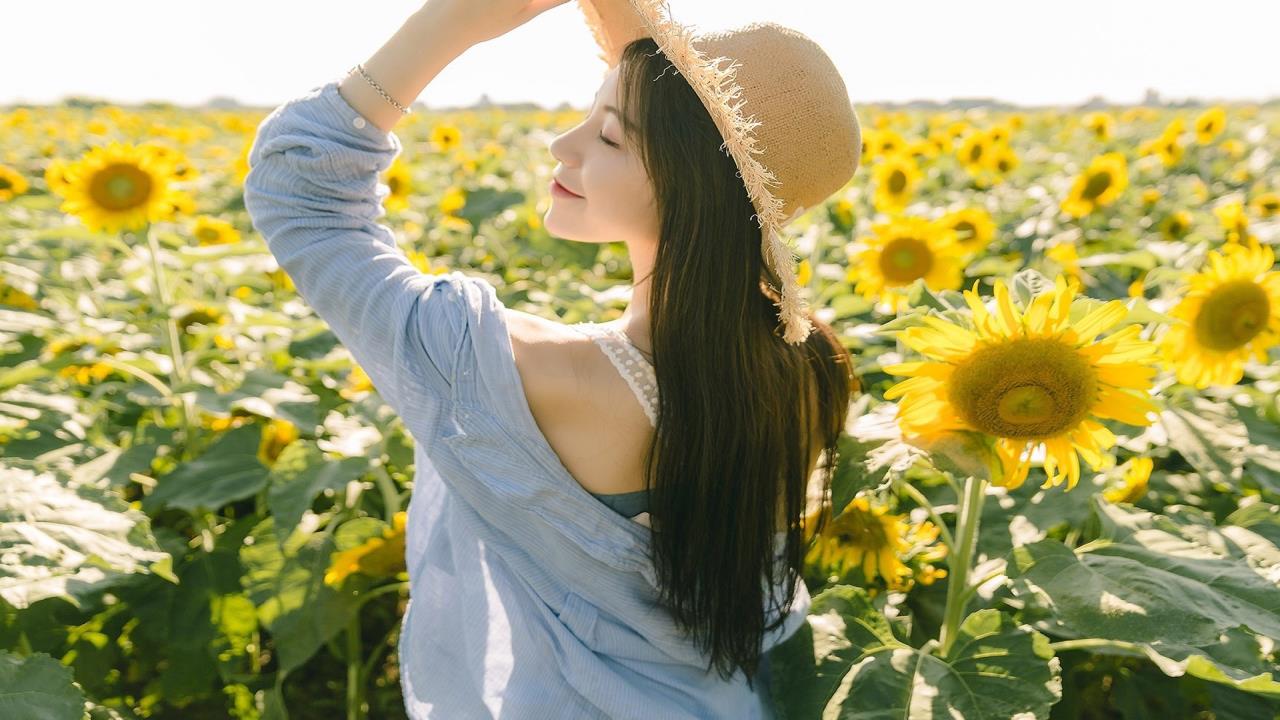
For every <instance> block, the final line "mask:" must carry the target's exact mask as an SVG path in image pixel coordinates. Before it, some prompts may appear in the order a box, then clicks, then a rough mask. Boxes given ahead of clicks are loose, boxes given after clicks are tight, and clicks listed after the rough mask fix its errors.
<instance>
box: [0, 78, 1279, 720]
mask: <svg viewBox="0 0 1280 720" xmlns="http://www.w3.org/2000/svg"><path fill="white" fill-rule="evenodd" d="M858 113H859V116H860V118H861V120H862V123H863V129H864V136H863V160H862V166H861V167H860V169H859V171H858V173H857V175H856V176H855V178H854V179H853V180H852V181H851V182H850V183H849V184H848V185H847V186H846V187H845V188H843V189H841V190H840V191H839V192H837V193H836V194H834V195H833V196H832V197H831V198H830V199H829V200H828V201H827V202H826V203H825V204H824V205H822V206H819V207H815V208H811V209H810V210H808V211H807V212H806V214H805V215H803V216H801V217H800V218H799V219H798V220H796V221H795V222H794V223H793V224H792V225H791V226H790V228H792V229H793V232H792V233H791V234H792V237H791V238H790V242H792V243H793V249H794V251H795V252H796V254H797V256H798V259H799V260H800V282H801V284H802V285H803V286H804V287H805V291H806V293H807V297H808V302H809V304H810V306H811V307H813V308H814V309H815V310H816V312H817V314H818V317H819V318H820V319H822V320H824V321H826V322H828V323H830V324H831V325H832V326H833V327H835V328H836V330H837V332H838V333H839V335H840V337H841V338H842V340H843V342H844V343H845V344H846V346H847V347H848V348H849V349H850V351H851V352H852V354H853V357H854V358H855V362H856V372H857V374H858V377H859V380H860V384H861V388H862V392H861V393H859V394H857V395H856V396H855V400H854V404H853V406H852V407H851V408H850V414H849V423H848V425H847V426H846V428H845V433H844V434H843V436H842V438H841V441H840V452H839V453H838V454H837V455H836V456H835V457H834V458H828V460H829V462H831V463H834V465H835V469H836V470H835V471H836V480H835V483H834V485H833V487H832V492H831V493H830V495H829V496H826V497H822V496H821V495H823V494H822V493H816V494H811V495H812V497H811V503H810V508H809V511H808V512H807V513H806V515H805V517H804V519H803V520H804V528H805V530H806V536H807V537H808V539H809V551H808V555H807V558H806V572H805V576H804V581H805V583H806V585H807V586H808V588H809V590H810V592H811V594H812V596H813V603H812V607H811V609H810V613H809V616H808V622H807V623H806V624H805V625H804V626H802V627H801V629H800V630H799V631H798V632H797V633H796V634H795V635H794V636H792V637H791V639H790V640H788V641H787V642H785V643H784V644H783V645H781V646H779V647H778V648H776V649H774V650H773V651H772V652H771V654H770V660H771V665H772V668H773V671H772V672H773V682H772V687H773V694H774V701H775V703H776V714H777V716H778V717H779V718H785V719H787V720H796V719H801V718H803V719H808V718H846V717H848V718H853V717H857V718H873V717H874V718H911V719H913V720H914V719H917V718H921V719H923V718H931V719H932V718H965V719H971V720H994V719H997V718H1018V719H1019V720H1029V719H1031V718H1073V719H1074V718H1148V717H1150V718H1161V719H1163V720H1167V719H1171V718H1178V719H1182V718H1236V719H1240V720H1257V719H1259V718H1277V717H1280V665H1278V658H1277V643H1278V642H1280V400H1278V398H1280V363H1278V362H1277V360H1278V359H1280V349H1278V348H1277V346H1278V345H1280V269H1277V267H1276V251H1275V248H1276V246H1277V244H1280V160H1278V159H1277V157H1278V155H1280V106H1278V105H1275V104H1269V105H1258V104H1233V105H1222V106H1213V107H1191V106H1183V107H1146V106H1140V107H1128V108H1113V109H1107V110H1097V111H1090V112H1084V111H1070V110H1041V109H1026V110H1020V111H1016V112H1015V111H996V110H991V109H967V110H938V111H914V110H913V111H903V110H899V109H893V108H881V107H875V106H861V107H859V108H858ZM264 115H265V112H263V111H252V112H250V111H227V110H217V111H214V110H208V111H203V110H202V111H197V110H189V109H179V108H175V107H171V106H164V105H153V106H144V107H135V108H124V107H115V106H110V105H101V104H92V103H71V104H64V105H61V106H57V107H16V108H7V109H3V110H0V137H2V138H3V139H4V142H2V143H0V211H2V212H0V237H3V239H4V246H5V252H4V256H3V259H0V709H2V712H0V715H3V716H4V717H5V718H23V719H25V718H49V719H60V718H67V719H69V720H80V719H81V718H86V717H91V718H104V719H105V718H121V719H124V718H149V717H156V718H162V717H164V718H168V717H173V718H178V717H180V718H184V719H187V718H246V719H247V718H288V717H296V718H312V717H329V718H336V717H346V718H351V719H355V718H365V717H368V718H388V717H404V716H405V711H404V707H403V700H402V696H401V690H400V686H399V681H398V675H397V667H398V664H397V657H396V653H395V650H396V640H397V638H398V631H399V619H400V617H401V615H402V614H403V611H404V609H405V603H406V601H407V587H408V582H407V578H408V576H407V574H406V568H405V563H404V543H405V537H404V532H405V510H406V508H407V505H408V499H409V497H410V494H411V492H412V488H413V477H414V474H413V466H412V462H413V455H412V449H413V446H412V438H411V437H409V436H408V435H407V433H406V432H405V431H404V428H403V426H402V425H401V422H400V420H399V419H398V418H397V417H395V416H394V414H392V413H391V412H390V411H389V409H388V408H387V406H386V405H385V404H384V403H383V402H382V401H381V399H380V398H379V397H378V396H377V393H376V391H374V389H373V388H372V387H371V385H370V383H369V379H368V377H367V376H366V375H365V374H364V372H363V371H362V369H361V368H360V367H359V366H358V365H356V364H354V363H353V362H352V359H351V356H350V355H349V354H348V353H347V352H346V350H345V349H344V348H343V347H342V346H341V345H340V344H339V343H338V342H337V340H336V339H335V337H334V336H333V334H332V333H331V332H329V331H328V329H327V328H326V327H325V325H324V324H323V323H322V322H321V321H320V320H318V319H317V318H316V317H315V316H314V315H313V314H312V312H311V311H310V309H309V308H308V307H307V305H306V304H305V303H304V302H302V301H301V299H300V298H299V297H298V296H297V294H296V293H295V291H294V287H293V285H292V283H291V281H290V278H289V277H288V276H287V275H286V274H284V273H283V272H282V271H281V270H280V269H279V268H278V266H277V265H276V263H275V260H274V258H273V257H272V256H271V255H270V254H269V253H268V252H267V251H266V247H265V245H264V244H263V242H262V238H261V237H259V236H257V235H256V234H255V233H254V231H253V229H252V226H251V224H250V222H249V219H248V217H247V215H246V213H245V209H244V205H243V202H242V183H243V180H244V177H245V175H246V173H247V171H248V168H247V165H246V158H247V155H248V150H249V147H250V145H251V143H252V141H253V137H254V135H255V131H256V128H257V124H258V122H259V121H260V120H261V119H262V117H263V116H264ZM580 119H581V113H579V112H568V111H566V112H520V113H515V112H509V111H503V110H498V109H495V110H489V111H485V112H463V111H459V112H452V113H439V112H437V113H428V112H423V113H417V114H415V115H413V116H411V117H409V118H407V119H406V120H405V121H404V122H403V123H402V124H401V125H400V126H398V127H397V129H396V133H397V135H399V136H400V138H401V139H402V141H403V144H404V152H403V153H402V154H401V155H400V156H399V157H398V158H397V159H396V162H395V164H394V165H393V166H392V167H391V168H389V169H388V170H387V171H386V173H385V174H384V177H383V178H382V180H383V182H384V183H385V184H386V185H387V187H388V188H389V190H390V193H389V195H388V196H387V197H386V199H385V202H384V205H385V207H386V211H387V214H386V216H385V218H384V219H383V222H384V223H385V224H386V225H387V226H388V227H390V228H392V229H393V231H394V232H395V233H396V236H397V237H398V239H399V242H400V245H401V248H402V249H403V250H404V252H405V253H406V254H407V256H408V257H409V258H410V259H411V260H412V261H413V262H414V264H416V265H417V266H418V267H419V268H420V269H421V270H422V271H423V272H425V273H444V272H449V271H452V270H463V271H465V272H467V273H474V274H480V275H483V276H484V277H486V278H488V279H490V281H491V282H492V283H493V285H494V287H495V288H497V289H498V292H499V295H500V297H501V299H502V300H503V302H504V303H505V304H506V305H507V306H508V307H514V308H517V309H521V310H525V311H528V312H533V313H537V314H541V315H543V316H545V317H548V318H557V319H560V320H562V321H564V322H579V321H585V320H596V321H604V320H609V319H612V317H615V316H616V315H617V314H618V313H620V312H621V309H622V307H623V305H624V302H625V301H624V300H622V299H621V298H623V297H625V295H624V294H622V291H624V290H625V289H626V287H627V284H628V282H629V280H630V279H631V275H630V268H629V266H628V262H627V255H626V250H625V247H623V246H622V245H621V244H620V243H619V244H611V245H600V246H596V245H588V244H585V243H581V244H580V243H573V242H567V241H564V240H560V239H557V238H554V237H551V236H550V235H549V234H548V233H547V232H546V231H545V229H544V228H543V227H542V224H541V222H540V217H541V215H542V213H543V212H544V211H545V207H546V204H547V202H548V199H547V198H546V197H545V194H546V193H545V190H544V188H545V187H546V183H547V181H548V180H549V179H550V175H551V169H552V160H551V158H550V157H549V155H548V153H547V152H546V145H547V142H548V141H549V139H550V138H551V137H553V136H554V135H555V134H557V133H559V132H562V131H564V130H566V129H568V128H570V127H572V126H574V125H575V124H577V123H578V122H579V121H580Z"/></svg>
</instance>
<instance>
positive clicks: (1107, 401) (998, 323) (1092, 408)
mask: <svg viewBox="0 0 1280 720" xmlns="http://www.w3.org/2000/svg"><path fill="white" fill-rule="evenodd" d="M977 285H978V284H977V281H975V282H974V285H973V288H972V289H971V290H968V291H965V292H964V299H965V302H966V303H967V304H968V305H969V308H970V310H971V311H972V316H971V321H972V325H973V329H969V328H967V327H962V326H960V325H957V324H953V323H951V322H948V321H946V320H944V319H942V318H940V317H937V316H933V315H929V316H925V317H924V322H925V323H927V325H928V326H927V327H912V328H908V329H906V330H902V331H900V332H899V333H898V339H899V340H900V341H901V342H902V343H903V344H904V345H906V346H907V347H910V348H912V349H914V350H916V351H918V352H920V353H921V354H923V355H924V356H925V357H926V358H928V359H926V360H922V361H917V362H905V363H899V364H896V365H888V366H885V367H884V368H883V369H884V371H885V372H887V373H890V374H893V375H905V376H908V377H909V378H910V379H908V380H904V381H903V382H900V383H898V384H896V385H894V386H893V387H891V388H889V389H888V390H887V391H886V392H885V394H884V397H885V399H886V400H892V399H895V398H898V397H901V398H902V402H901V404H900V405H899V407H898V424H899V426H900V427H901V428H902V430H903V433H904V434H907V435H918V436H928V435H932V434H936V433H940V432H946V431H949V430H968V431H976V432H980V433H984V434H986V435H988V436H991V437H993V438H995V440H996V452H997V455H998V456H999V458H1000V462H1001V469H1002V472H1001V477H1000V478H999V479H996V478H992V482H993V483H994V484H997V485H1002V486H1005V487H1009V488H1017V487H1019V486H1020V485H1022V483H1023V482H1024V481H1025V480H1026V477H1027V472H1028V470H1029V469H1030V457H1031V455H1032V452H1033V451H1034V450H1036V449H1037V448H1038V447H1039V446H1040V445H1043V446H1044V449H1045V459H1044V470H1045V475H1046V476H1047V477H1046V479H1045V482H1044V484H1043V485H1042V487H1046V488H1047V487H1052V486H1055V485H1059V484H1061V483H1062V481H1063V480H1064V479H1065V480H1066V482H1067V490H1070V489H1072V488H1073V487H1075V485H1076V483H1077V482H1079V479H1080V461H1079V457H1083V458H1084V459H1085V461H1087V462H1088V463H1089V464H1090V466H1091V467H1093V469H1095V470H1097V469H1100V468H1102V467H1103V466H1104V465H1107V464H1109V463H1113V462H1114V460H1113V459H1112V458H1111V457H1110V456H1109V455H1104V451H1105V450H1106V449H1107V448H1110V447H1111V446H1112V445H1113V444H1114V443H1115V439H1116V438H1115V436H1114V435H1113V434H1112V433H1111V431H1110V430H1108V429H1107V428H1106V426H1104V425H1103V424H1102V423H1100V422H1098V421H1097V420H1096V419H1095V418H1110V419H1113V420H1118V421H1120V422H1123V423H1128V424H1130V425H1150V424H1151V421H1150V420H1148V419H1147V413H1149V412H1154V411H1155V410H1156V407H1155V405H1153V404H1152V402H1151V401H1150V400H1149V399H1148V398H1147V396H1146V391H1147V390H1148V389H1149V388H1150V385H1151V383H1152V379H1153V378H1154V376H1155V374H1156V372H1157V368H1156V367H1155V366H1154V363H1155V362H1156V355H1157V349H1156V347H1155V345H1153V344H1152V343H1149V342H1147V341H1145V340H1142V339H1140V338H1139V337H1138V334H1139V333H1140V332H1141V330H1142V328H1141V326H1139V325H1132V324H1131V325H1127V326H1125V327H1124V328H1123V329H1121V330H1119V331H1117V332H1115V333H1114V334H1112V335H1110V336H1109V337H1107V338H1104V339H1102V340H1097V339H1096V338H1097V336H1098V334H1099V333H1101V332H1103V331H1105V330H1106V329H1108V328H1110V327H1112V326H1113V325H1115V324H1116V323H1118V322H1120V321H1121V320H1122V319H1123V318H1124V317H1125V315H1126V313H1127V312H1128V311H1127V309H1126V308H1125V305H1124V303H1123V302H1121V301H1120V300H1111V301H1109V302H1107V303H1104V304H1102V305H1101V306H1098V307H1096V308H1093V309H1091V310H1089V311H1087V312H1086V313H1085V314H1084V315H1083V317H1081V318H1080V319H1079V320H1077V321H1075V322H1072V321H1071V320H1070V314H1071V307H1072V304H1073V299H1074V295H1075V291H1076V288H1077V286H1076V284H1075V283H1074V282H1070V283H1069V282H1068V281H1067V279H1066V277H1064V276H1062V275H1058V276H1057V278H1056V279H1055V281H1054V288H1053V290H1050V291H1047V292H1043V293H1040V294H1038V295H1037V296H1035V297H1034V298H1033V299H1032V300H1031V301H1030V303H1029V304H1028V306H1027V307H1026V309H1025V310H1024V311H1022V312H1020V311H1019V309H1018V308H1017V307H1015V305H1014V304H1013V302H1012V301H1011V300H1010V297H1009V291H1008V289H1007V288H1006V287H1005V284H1004V282H1003V281H996V284H995V300H996V311H995V312H994V313H992V312H989V311H988V309H987V307H986V305H985V304H984V303H983V301H982V300H981V299H980V298H979V296H978V293H977ZM1077 452H1078V453H1079V457H1077ZM1059 468H1065V470H1062V471H1059Z"/></svg>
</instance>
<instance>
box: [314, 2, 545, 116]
mask: <svg viewBox="0 0 1280 720" xmlns="http://www.w3.org/2000/svg"><path fill="white" fill-rule="evenodd" d="M565 2H568V0H429V1H428V2H427V3H426V4H425V5H423V6H422V7H421V8H418V10H417V11H416V12H415V13H413V14H412V15H410V16H409V19H408V20H406V21H405V23H404V25H401V26H400V29H399V30H397V31H396V33H395V34H394V35H392V36H391V39H390V40H388V41H387V42H386V43H384V44H383V46H382V47H381V48H379V49H378V51H377V52H375V53H374V54H373V55H372V56H370V57H369V59H368V60H366V61H365V62H364V69H365V72H367V73H368V74H369V76H370V78H371V79H372V80H373V81H374V82H376V83H377V84H378V85H380V86H382V89H383V90H385V91H386V92H387V94H389V95H390V96H391V98H392V99H394V100H395V101H396V102H398V103H399V104H401V105H403V106H405V107H408V106H409V105H410V104H412V103H413V101H414V100H415V99H417V97H418V95H420V94H421V93H422V90H423V89H424V88H426V87H427V85H428V84H429V83H430V82H431V81H432V80H433V79H434V78H435V76H436V75H439V74H440V71H441V70H443V69H444V68H445V66H447V65H448V64H449V63H450V62H453V60H454V59H455V58H457V57H458V56H459V55H461V54H462V53H464V52H466V51H467V49H468V48H470V47H471V46H473V45H476V44H478V43H481V42H484V41H485V40H491V39H493V38H495V37H498V36H500V35H503V34H505V33H506V32H508V31H510V30H511V29H513V28H515V27H518V26H520V25H523V24H524V23H526V22H528V21H529V20H531V19H533V18H534V17H537V16H538V15H539V14H541V13H542V12H544V11H546V10H548V9H550V8H553V7H555V6H557V5H562V4H564V3H565ZM338 91H339V93H341V95H342V97H343V98H344V99H345V100H346V101H347V102H348V103H350V105H351V107H353V108H355V109H356V111H357V112H359V113H360V114H361V115H363V116H364V117H365V118H366V119H367V120H368V121H369V122H371V123H373V124H374V126H375V127H377V128H378V129H379V130H382V131H383V132H390V131H391V129H392V128H393V127H395V125H396V123H398V122H399V121H400V118H402V117H404V113H402V112H401V111H400V110H398V109H396V107H395V106H394V105H392V104H391V103H389V102H387V100H386V99H385V98H383V97H382V95H381V94H380V93H379V92H378V91H377V90H375V89H374V87H373V86H372V85H370V84H369V81H368V80H366V79H365V78H364V77H362V76H361V75H360V74H359V73H350V74H348V75H347V77H346V78H344V79H343V80H342V82H341V83H340V84H339V86H338Z"/></svg>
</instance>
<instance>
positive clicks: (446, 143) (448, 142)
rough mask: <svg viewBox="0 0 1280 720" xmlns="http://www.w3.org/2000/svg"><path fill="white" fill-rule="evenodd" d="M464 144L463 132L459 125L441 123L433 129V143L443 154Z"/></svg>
mask: <svg viewBox="0 0 1280 720" xmlns="http://www.w3.org/2000/svg"><path fill="white" fill-rule="evenodd" d="M461 142H462V131H461V130H459V129H458V126H457V125H451V124H449V123H441V124H439V125H436V126H435V127H433V128H431V143H432V144H433V145H435V146H436V148H437V149H439V150H440V151H441V152H449V151H450V150H452V149H454V148H456V147H458V145H459V144H461Z"/></svg>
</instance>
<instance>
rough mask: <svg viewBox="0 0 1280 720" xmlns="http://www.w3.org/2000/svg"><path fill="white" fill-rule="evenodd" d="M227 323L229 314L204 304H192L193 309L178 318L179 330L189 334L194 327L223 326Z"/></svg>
mask: <svg viewBox="0 0 1280 720" xmlns="http://www.w3.org/2000/svg"><path fill="white" fill-rule="evenodd" d="M226 321H227V314H226V313H224V312H222V311H221V310H219V309H218V308H216V307H214V306H213V305H210V304H208V303H203V302H194V303H191V308H190V309H189V310H187V311H186V312H184V313H183V314H182V316H181V317H179V318H178V323H177V324H178V330H179V331H180V332H184V333H185V332H188V328H190V327H191V326H192V325H196V324H199V325H222V324H223V323H225V322H226Z"/></svg>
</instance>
